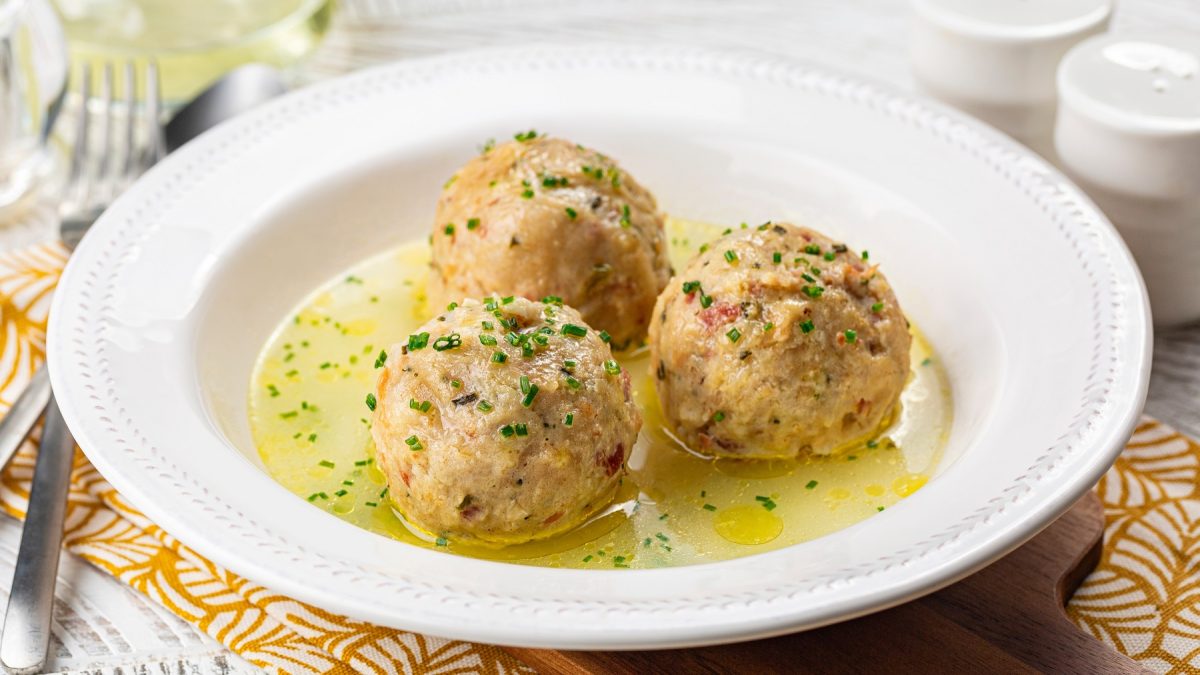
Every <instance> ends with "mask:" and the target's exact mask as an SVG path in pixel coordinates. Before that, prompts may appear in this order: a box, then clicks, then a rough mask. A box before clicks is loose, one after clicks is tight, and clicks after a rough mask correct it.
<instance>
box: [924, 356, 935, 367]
mask: <svg viewBox="0 0 1200 675" xmlns="http://www.w3.org/2000/svg"><path fill="white" fill-rule="evenodd" d="M931 363H933V359H931V358H929V357H925V358H924V359H922V360H921V365H923V366H927V365H929V364H931Z"/></svg>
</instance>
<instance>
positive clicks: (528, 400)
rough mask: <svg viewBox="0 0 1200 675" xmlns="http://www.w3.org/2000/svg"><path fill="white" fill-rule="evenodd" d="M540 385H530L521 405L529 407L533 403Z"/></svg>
mask: <svg viewBox="0 0 1200 675" xmlns="http://www.w3.org/2000/svg"><path fill="white" fill-rule="evenodd" d="M537 394H538V386H537V385H536V384H530V385H529V391H527V392H526V393H525V398H523V399H521V405H523V406H525V407H526V408H528V407H529V406H531V405H533V399H534V398H536V397H537Z"/></svg>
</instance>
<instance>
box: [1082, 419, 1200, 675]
mask: <svg viewBox="0 0 1200 675" xmlns="http://www.w3.org/2000/svg"><path fill="white" fill-rule="evenodd" d="M1198 478H1200V445H1197V444H1196V442H1195V441H1193V440H1191V439H1190V438H1188V437H1186V436H1184V435H1183V434H1180V433H1179V432H1177V431H1175V430H1174V429H1172V428H1171V427H1169V426H1167V425H1165V424H1162V423H1160V422H1157V421H1155V420H1152V419H1149V418H1144V419H1143V420H1142V423H1141V424H1140V425H1138V428H1137V430H1136V431H1135V432H1134V434H1133V437H1132V438H1130V440H1129V443H1128V444H1127V445H1126V448H1125V451H1124V452H1123V453H1121V456H1120V458H1118V459H1117V462H1116V464H1115V465H1113V468H1112V469H1110V470H1109V472H1108V473H1107V474H1105V476H1104V478H1103V479H1102V480H1101V481H1100V485H1099V486H1097V488H1096V489H1097V491H1098V493H1099V494H1100V498H1101V500H1102V501H1103V502H1104V511H1105V518H1106V520H1107V528H1106V529H1105V533H1104V553H1103V555H1102V557H1101V560H1100V564H1099V566H1098V567H1097V568H1096V570H1095V571H1094V572H1092V574H1091V575H1090V576H1089V577H1088V578H1087V580H1086V581H1085V582H1084V584H1083V585H1082V586H1081V587H1080V588H1079V590H1078V591H1076V593H1075V595H1074V597H1072V598H1071V602H1070V604H1069V605H1068V612H1069V614H1070V615H1071V618H1072V619H1074V620H1075V622H1076V623H1077V624H1078V625H1079V627H1080V628H1083V629H1084V630H1085V631H1087V632H1088V633H1090V634H1091V635H1094V636H1095V637H1097V638H1098V639H1100V640H1102V641H1104V642H1105V643H1107V644H1109V645H1111V646H1113V647H1115V648H1116V649H1118V650H1119V651H1121V652H1122V653H1124V654H1127V655H1128V656H1130V657H1132V658H1134V659H1136V660H1137V661H1138V662H1139V663H1141V665H1143V666H1145V667H1147V668H1149V669H1151V670H1154V671H1157V672H1163V673H1166V672H1173V673H1174V672H1178V673H1193V672H1197V671H1198V670H1200V567H1197V561H1200V489H1198V486H1197V479H1198Z"/></svg>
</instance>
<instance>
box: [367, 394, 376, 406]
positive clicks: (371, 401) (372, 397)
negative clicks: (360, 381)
mask: <svg viewBox="0 0 1200 675" xmlns="http://www.w3.org/2000/svg"><path fill="white" fill-rule="evenodd" d="M375 404H376V401H375V394H367V408H368V409H370V410H375Z"/></svg>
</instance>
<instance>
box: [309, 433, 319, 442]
mask: <svg viewBox="0 0 1200 675" xmlns="http://www.w3.org/2000/svg"><path fill="white" fill-rule="evenodd" d="M308 442H309V443H316V442H317V435H316V434H309V435H308Z"/></svg>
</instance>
